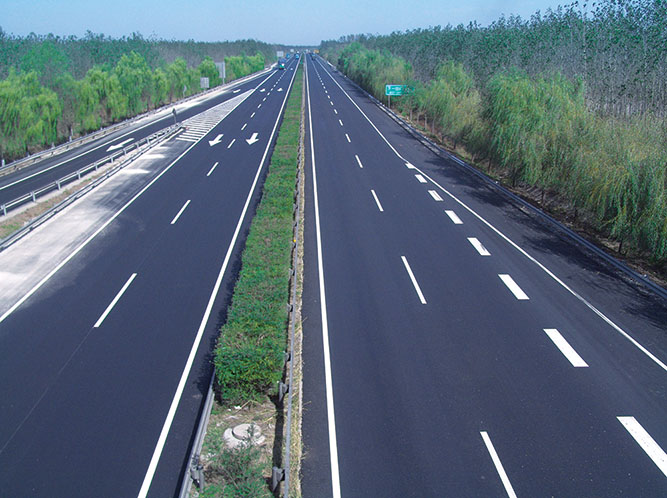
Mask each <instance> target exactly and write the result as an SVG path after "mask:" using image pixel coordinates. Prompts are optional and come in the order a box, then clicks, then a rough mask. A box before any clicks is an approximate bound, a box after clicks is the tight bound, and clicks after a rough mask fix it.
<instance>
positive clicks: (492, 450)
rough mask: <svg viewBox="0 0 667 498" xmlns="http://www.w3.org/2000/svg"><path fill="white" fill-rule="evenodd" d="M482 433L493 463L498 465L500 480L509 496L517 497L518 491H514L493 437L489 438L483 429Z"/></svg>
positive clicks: (511, 497)
mask: <svg viewBox="0 0 667 498" xmlns="http://www.w3.org/2000/svg"><path fill="white" fill-rule="evenodd" d="M480 434H481V435H482V439H483V440H484V444H485V445H486V449H487V451H488V452H489V455H491V460H493V465H495V466H496V471H497V472H498V475H499V476H500V480H501V481H502V483H503V486H504V487H505V491H506V492H507V496H509V497H510V498H516V493H515V492H514V488H513V487H512V483H511V482H510V480H509V477H507V473H506V472H505V468H504V467H503V464H502V462H501V461H500V458H498V453H496V449H495V448H494V447H493V443H492V442H491V438H489V435H488V433H487V432H486V431H481V432H480Z"/></svg>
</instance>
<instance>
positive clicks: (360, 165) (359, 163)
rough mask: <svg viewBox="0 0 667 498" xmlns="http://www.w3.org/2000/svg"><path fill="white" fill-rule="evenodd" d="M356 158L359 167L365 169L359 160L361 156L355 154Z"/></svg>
mask: <svg viewBox="0 0 667 498" xmlns="http://www.w3.org/2000/svg"><path fill="white" fill-rule="evenodd" d="M354 157H355V158H356V159H357V164H358V165H359V167H360V168H363V167H364V165H363V164H361V159H359V156H358V155H356V154H355V155H354Z"/></svg>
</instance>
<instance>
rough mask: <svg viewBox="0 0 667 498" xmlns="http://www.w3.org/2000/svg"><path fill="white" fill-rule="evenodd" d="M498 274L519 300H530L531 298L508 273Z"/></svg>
mask: <svg viewBox="0 0 667 498" xmlns="http://www.w3.org/2000/svg"><path fill="white" fill-rule="evenodd" d="M498 276H499V277H500V280H502V281H503V283H504V284H505V285H506V286H507V288H508V289H509V290H510V291H511V292H512V294H514V297H516V298H517V299H518V300H519V301H528V299H530V298H529V297H528V295H527V294H526V293H525V292H524V291H523V290H521V287H519V285H518V284H517V283H516V282H515V281H514V279H513V278H512V277H510V276H509V275H507V274H506V273H499V274H498Z"/></svg>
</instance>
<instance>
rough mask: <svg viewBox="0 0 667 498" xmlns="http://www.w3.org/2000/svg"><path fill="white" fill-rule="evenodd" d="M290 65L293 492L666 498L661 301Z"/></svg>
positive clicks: (666, 308) (314, 74)
mask: <svg viewBox="0 0 667 498" xmlns="http://www.w3.org/2000/svg"><path fill="white" fill-rule="evenodd" d="M306 69H307V71H306V74H307V85H306V88H307V106H308V107H307V111H306V115H307V116H306V117H307V122H306V130H307V137H306V147H307V151H306V158H307V162H306V175H307V182H306V185H307V187H306V189H307V190H306V213H305V215H306V220H305V230H306V232H305V260H304V265H305V266H304V271H305V274H304V294H303V310H302V315H303V327H304V332H303V335H304V344H303V351H304V353H303V355H304V400H303V403H304V419H303V441H304V455H305V456H304V460H303V467H302V470H303V479H302V492H303V496H306V497H315V496H317V497H327V496H334V497H338V496H344V497H368V496H383V497H394V496H396V497H405V496H417V497H423V496H457V497H458V496H471V497H473V496H475V497H476V496H510V497H513V496H519V497H521V496H525V497H536V496H642V497H653V496H656V497H657V496H666V495H667V457H666V455H665V451H664V450H665V448H667V423H666V421H667V400H666V389H665V386H666V384H667V382H666V380H667V366H666V365H665V363H667V347H666V346H667V340H666V337H667V336H666V335H665V333H666V332H667V303H665V300H664V299H663V298H661V297H658V296H656V295H654V294H652V293H651V292H650V291H648V290H646V289H644V288H642V287H641V285H638V284H636V283H635V282H633V281H631V280H630V279H628V278H627V276H625V275H623V274H621V273H620V272H617V271H615V270H614V269H613V268H611V267H610V266H609V265H606V264H605V263H603V262H602V261H601V260H600V258H599V257H597V256H596V255H595V254H593V253H590V252H588V251H587V250H585V249H584V248H582V247H580V246H578V245H576V244H574V243H573V242H572V241H571V240H570V239H568V238H567V237H566V236H565V235H562V234H561V233H560V232H559V231H558V230H556V229H555V228H554V226H553V225H550V224H549V223H547V222H545V221H543V220H541V219H539V218H537V217H535V216H533V215H531V213H530V212H529V211H528V210H526V209H525V208H523V207H522V206H521V205H520V204H517V203H516V202H514V201H512V200H511V199H509V198H508V197H506V196H504V195H503V194H502V193H501V192H500V191H498V190H497V189H495V188H493V187H491V186H489V185H487V184H486V183H484V182H482V181H481V180H480V179H479V178H477V177H475V176H473V175H471V174H470V173H468V172H467V171H466V170H465V169H463V168H461V167H460V165H458V164H456V162H455V161H454V160H452V159H451V158H447V157H443V156H442V155H441V154H436V153H434V152H433V151H432V150H430V149H428V148H426V147H425V146H424V145H423V144H422V143H421V142H419V141H418V140H416V139H415V137H414V136H413V135H411V134H409V133H408V132H407V131H406V130H405V129H404V128H403V127H401V126H399V125H398V124H397V123H396V122H395V121H394V120H393V119H392V118H391V117H389V116H388V115H387V114H386V113H385V112H383V111H382V110H381V109H380V108H379V107H378V106H377V105H376V104H375V103H374V102H373V101H372V100H371V98H370V97H369V96H368V95H367V94H366V93H365V92H363V91H361V90H360V89H359V88H358V87H356V86H355V85H354V84H352V83H351V82H350V81H348V80H347V79H346V78H345V77H343V76H341V75H340V74H339V73H337V72H335V71H333V69H332V67H331V66H330V65H329V64H328V63H326V62H324V61H323V60H322V59H320V58H318V57H313V56H308V57H307V58H306Z"/></svg>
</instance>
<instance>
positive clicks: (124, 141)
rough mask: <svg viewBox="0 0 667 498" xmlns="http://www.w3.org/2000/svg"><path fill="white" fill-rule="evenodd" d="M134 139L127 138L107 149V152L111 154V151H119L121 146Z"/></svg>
mask: <svg viewBox="0 0 667 498" xmlns="http://www.w3.org/2000/svg"><path fill="white" fill-rule="evenodd" d="M132 140H134V138H128V139H127V140H123V141H122V142H121V143H119V144H116V145H112V146H111V147H109V148H108V149H107V152H111V151H112V150H116V149H120V148H121V147H122V146H123V145H125V144H129V143H130V142H131V141H132Z"/></svg>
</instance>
